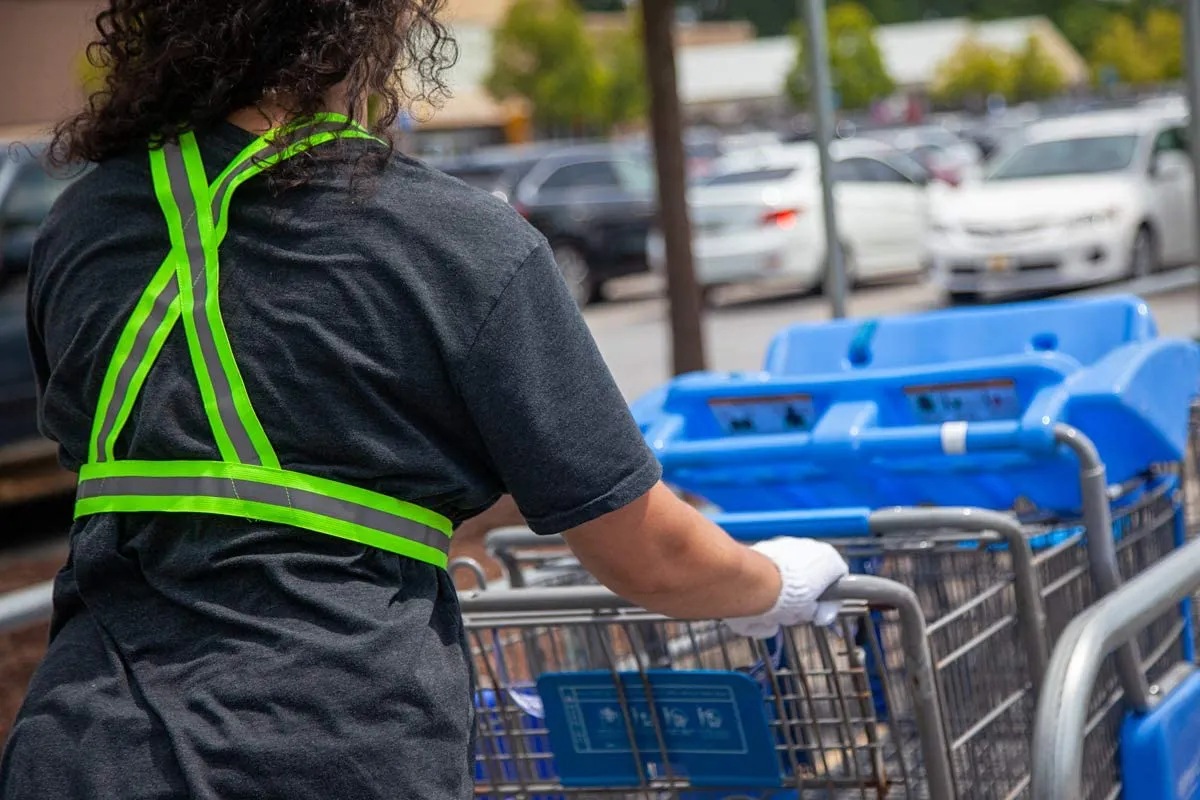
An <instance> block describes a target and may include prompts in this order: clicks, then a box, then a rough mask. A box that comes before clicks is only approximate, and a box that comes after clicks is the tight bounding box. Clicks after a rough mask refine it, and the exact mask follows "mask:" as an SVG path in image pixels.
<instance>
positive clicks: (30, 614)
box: [0, 581, 54, 633]
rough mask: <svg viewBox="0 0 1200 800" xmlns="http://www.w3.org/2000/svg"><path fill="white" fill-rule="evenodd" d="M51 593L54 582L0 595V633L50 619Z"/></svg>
mask: <svg viewBox="0 0 1200 800" xmlns="http://www.w3.org/2000/svg"><path fill="white" fill-rule="evenodd" d="M53 592H54V582H53V581H46V582H45V583H39V584H37V585H35V586H31V587H29V588H28V589H21V590H20V591H16V592H11V593H9V594H0V633H8V632H9V631H15V630H18V629H20V628H24V627H27V626H29V625H34V624H36V623H39V622H45V621H46V620H48V619H50V613H51V610H52V606H51V599H52V595H53Z"/></svg>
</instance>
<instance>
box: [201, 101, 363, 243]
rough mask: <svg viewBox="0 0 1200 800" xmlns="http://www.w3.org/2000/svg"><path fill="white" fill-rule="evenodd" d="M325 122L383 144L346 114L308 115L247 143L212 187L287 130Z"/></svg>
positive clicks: (349, 135) (346, 133) (345, 133)
mask: <svg viewBox="0 0 1200 800" xmlns="http://www.w3.org/2000/svg"><path fill="white" fill-rule="evenodd" d="M325 124H334V125H348V126H349V127H347V128H345V129H343V130H342V131H338V132H337V133H338V135H340V136H345V137H347V138H350V139H374V140H375V141H376V142H379V143H380V144H383V140H382V139H380V138H379V137H378V136H375V135H373V134H371V133H370V132H369V131H367V129H366V128H364V127H363V126H362V125H359V124H358V123H357V122H354V121H353V120H351V119H350V118H349V117H347V116H346V115H345V114H336V113H334V112H332V111H330V112H325V113H321V114H314V115H313V116H311V117H307V118H305V119H303V120H297V121H296V122H294V123H292V124H291V125H285V126H283V127H282V128H274V129H272V130H269V131H267V132H266V133H264V134H263V135H262V136H259V137H258V138H257V139H255V140H254V141H253V142H251V143H250V144H248V145H246V146H245V147H244V148H242V152H240V153H238V154H237V156H236V157H235V158H234V159H233V161H230V162H229V166H227V167H226V168H225V169H224V170H222V171H221V174H220V175H219V176H218V177H217V179H216V180H215V181H213V182H212V186H211V187H210V188H211V189H212V190H213V191H215V190H216V188H217V187H218V186H220V185H221V184H222V183H224V182H225V181H226V179H228V177H229V175H230V173H232V172H233V171H234V170H235V169H239V168H240V167H241V165H242V164H244V163H245V162H246V161H249V160H250V159H252V158H254V157H255V156H257V155H259V154H260V153H262V152H263V151H264V150H267V149H268V148H270V147H271V144H272V143H273V142H274V141H275V140H276V139H277V138H279V136H280V135H282V134H283V133H284V132H285V131H296V130H302V129H304V128H311V127H313V126H314V125H325ZM293 155H294V154H293ZM260 171H261V170H260ZM221 238H224V237H221Z"/></svg>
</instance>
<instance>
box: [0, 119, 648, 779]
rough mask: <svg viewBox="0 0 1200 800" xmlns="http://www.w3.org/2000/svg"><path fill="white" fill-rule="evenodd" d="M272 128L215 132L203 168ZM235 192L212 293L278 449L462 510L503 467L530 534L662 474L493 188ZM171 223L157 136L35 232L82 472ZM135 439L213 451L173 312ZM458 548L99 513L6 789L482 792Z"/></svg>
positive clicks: (195, 453)
mask: <svg viewBox="0 0 1200 800" xmlns="http://www.w3.org/2000/svg"><path fill="white" fill-rule="evenodd" d="M251 140H252V137H251V136H250V135H248V134H246V133H245V132H244V131H241V130H240V129H237V128H234V127H232V126H229V125H222V126H221V127H219V128H218V129H216V130H213V131H210V132H207V133H205V134H203V135H201V136H200V143H201V147H202V149H203V151H204V157H205V164H206V167H207V169H208V172H209V176H210V178H212V177H215V176H216V175H217V173H218V172H219V171H220V170H221V169H222V168H223V167H224V166H225V165H226V164H227V163H228V162H229V161H230V160H232V159H233V158H234V156H236V155H237V154H238V152H239V151H240V150H241V149H242V148H243V147H245V146H246V145H247V144H248V143H249V142H250V141H251ZM378 146H379V145H377V144H373V143H369V142H363V141H358V142H352V143H347V145H346V147H347V148H348V151H347V160H346V163H325V164H322V165H321V166H320V167H319V168H318V172H317V175H316V177H315V178H314V179H313V180H312V181H311V182H309V183H308V184H306V185H304V186H302V187H299V188H295V189H291V190H287V191H285V192H283V193H282V194H280V195H278V196H277V195H276V194H274V193H273V192H272V190H271V188H270V186H269V185H268V181H267V180H266V179H265V178H263V177H258V178H255V179H253V180H251V181H250V182H249V183H247V184H246V185H244V186H243V187H242V188H240V189H239V190H238V192H237V194H236V195H235V197H234V199H233V203H232V208H231V210H230V227H229V235H228V237H227V238H226V240H225V243H224V245H223V247H222V248H221V254H220V255H221V282H220V299H221V308H222V311H223V315H224V318H225V324H226V328H227V330H228V333H229V337H230V340H231V341H232V343H233V349H234V353H235V355H236V358H237V361H238V363H239V366H240V368H241V372H242V375H243V377H244V379H245V383H246V386H247V390H248V392H249V394H250V397H251V399H252V400H253V402H254V403H255V407H256V410H257V412H258V415H259V418H260V419H261V421H262V424H263V426H264V428H265V429H266V432H267V434H268V436H269V437H270V439H271V441H272V443H273V444H274V446H275V448H276V451H277V452H278V454H279V457H280V460H281V461H282V463H283V465H284V466H285V467H287V468H290V469H295V470H298V471H301V472H306V473H310V474H313V475H317V476H321V477H326V478H332V479H336V480H341V481H345V482H349V483H353V484H355V485H358V486H363V487H365V488H368V489H372V490H375V491H378V492H383V493H385V494H388V495H391V496H394V497H398V498H402V499H405V500H409V501H412V502H415V503H419V504H421V505H423V506H426V507H428V508H430V509H433V510H435V511H438V512H441V513H442V514H445V515H446V516H448V517H450V518H451V519H453V520H454V521H455V522H458V521H461V520H463V519H465V518H467V517H469V516H471V515H473V514H475V513H477V512H479V511H480V510H482V509H484V508H485V507H487V506H488V505H489V504H491V503H492V502H493V501H494V500H495V499H496V498H497V497H498V496H499V495H501V494H503V493H506V492H507V493H511V494H512V495H513V496H514V497H515V499H516V500H517V503H518V505H519V506H520V508H521V509H522V511H523V512H524V513H525V515H526V517H527V518H528V520H529V522H530V524H531V525H532V526H533V528H534V529H535V530H537V531H539V532H543V533H550V532H558V531H562V530H565V529H567V528H570V527H573V526H575V525H579V524H581V523H584V522H587V521H589V520H592V519H595V518H596V517H598V516H600V515H602V514H604V513H606V512H609V511H612V510H614V509H617V508H620V507H621V506H623V505H625V504H627V503H629V502H630V501H632V500H634V499H635V498H637V497H639V496H640V495H642V494H643V493H644V492H646V491H647V490H648V489H649V488H650V487H651V486H652V485H653V484H654V483H655V482H656V481H657V479H658V478H659V475H660V471H659V467H658V464H657V461H656V460H655V458H654V457H653V454H652V453H651V452H650V451H649V449H648V448H647V447H646V445H645V443H644V442H643V441H642V438H641V436H640V434H639V432H638V429H637V427H636V425H635V424H634V422H633V420H632V417H631V415H630V413H629V411H628V408H627V406H626V405H625V403H624V401H623V399H622V397H621V395H620V393H619V392H618V390H617V388H616V386H615V384H614V382H613V380H612V377H611V375H610V374H609V372H608V370H607V368H606V367H605V365H604V362H603V361H602V359H601V357H600V355H599V352H598V350H597V348H596V346H595V343H594V342H593V340H592V338H591V336H590V334H589V332H588V330H587V327H586V326H585V324H584V322H583V319H582V317H581V316H580V314H579V313H578V311H577V309H576V308H575V306H574V304H573V302H572V301H571V298H570V296H569V295H568V293H567V290H566V288H565V286H564V285H563V283H562V280H561V278H560V276H559V274H558V272H557V269H556V267H555V264H554V261H553V259H552V258H551V255H550V253H549V250H548V248H547V245H546V242H545V241H544V240H543V239H542V237H541V236H540V235H539V234H538V233H537V232H536V231H534V230H533V229H532V228H530V227H529V226H528V225H527V224H526V223H525V222H524V221H523V220H522V219H521V218H520V217H519V216H518V215H517V214H516V213H514V212H513V211H512V210H511V209H510V208H509V207H508V206H507V205H505V204H504V203H502V202H501V201H499V200H497V199H495V198H493V197H491V196H489V195H487V194H485V193H483V192H480V191H477V190H474V189H471V188H468V187H467V186H465V185H464V184H462V183H459V182H457V181H455V180H453V179H450V178H448V177H446V176H445V175H442V174H441V173H438V172H436V171H434V170H432V169H429V168H428V167H425V166H423V165H421V164H419V163H417V162H414V161H411V160H408V159H406V158H403V157H401V156H399V155H397V156H394V157H392V159H391V161H390V162H389V164H388V165H387V166H386V168H385V170H384V171H383V173H382V175H380V176H378V177H376V178H372V179H371V180H370V182H369V184H368V185H359V186H358V187H357V188H356V189H355V190H354V191H351V189H350V187H349V180H348V177H349V175H350V174H351V172H352V168H351V166H350V164H349V160H350V159H351V158H352V156H353V153H354V149H355V148H359V147H378ZM167 249H168V234H167V228H166V224H165V222H164V220H163V217H162V214H161V212H160V211H159V208H158V205H157V202H156V201H155V197H154V193H153V186H152V183H151V178H150V171H149V164H148V159H147V157H146V154H145V153H144V152H142V153H135V154H131V155H129V156H127V157H120V158H115V159H112V160H110V161H107V162H105V163H103V164H101V165H99V166H98V167H97V168H96V169H95V170H93V171H92V172H91V173H90V174H88V175H87V176H86V177H84V178H83V179H82V180H81V181H79V182H78V183H77V184H76V185H74V186H72V187H71V188H70V189H69V190H68V191H67V193H66V194H65V195H64V196H63V197H62V198H61V200H60V201H59V203H58V204H57V205H56V207H55V209H54V211H53V213H52V214H51V217H50V219H49V220H48V221H47V223H46V225H45V228H44V230H43V232H42V235H41V237H40V240H39V243H38V245H37V248H36V251H35V254H34V259H33V264H32V268H31V276H30V284H29V287H30V288H29V331H30V343H31V348H32V351H33V358H34V363H35V368H36V372H37V376H38V380H39V384H40V388H41V391H42V397H41V423H42V429H43V431H44V432H45V433H46V435H48V436H49V437H51V438H52V439H54V440H56V441H57V442H59V443H60V444H61V457H62V461H63V462H64V463H65V464H66V465H67V466H68V467H70V468H78V466H79V465H80V464H81V463H82V462H83V461H84V460H85V459H86V456H87V449H88V438H87V437H88V435H89V433H90V431H91V427H92V417H93V414H94V413H95V409H96V403H97V400H98V397H99V394H100V385H101V381H102V379H103V375H104V372H105V369H106V368H107V366H108V363H109V360H110V359H111V357H112V353H113V350H114V348H115V346H116V342H117V338H118V336H119V335H120V332H121V330H122V327H123V325H124V324H125V321H126V319H127V318H128V317H129V314H130V312H131V311H132V309H133V306H134V304H135V302H136V301H137V298H138V296H139V294H140V293H141V291H142V290H143V289H144V287H145V286H146V284H147V282H148V281H149V279H150V276H151V275H152V274H153V273H154V271H155V270H156V269H157V268H158V266H159V264H160V263H161V262H162V259H163V257H164V256H165V254H166V252H167ZM117 455H118V457H124V458H142V459H213V458H217V457H218V454H217V451H216V447H215V445H214V443H213V441H212V435H211V433H210V431H209V428H208V423H207V419H206V417H205V414H204V410H203V407H202V405H201V401H200V395H199V392H198V390H197V388H196V381H195V376H194V373H193V370H192V365H191V361H190V359H189V356H188V352H187V345H186V339H185V336H184V330H183V326H182V324H181V325H179V326H177V327H176V329H175V330H174V332H173V333H172V334H171V336H170V338H169V340H168V341H167V343H166V346H165V348H164V350H163V353H162V355H161V357H160V358H159V361H158V362H157V364H156V366H155V368H154V369H153V370H152V371H151V373H150V376H149V379H148V380H147V382H146V385H145V389H144V391H143V394H142V396H141V398H140V400H139V403H138V407H137V408H136V409H135V410H134V413H133V415H132V417H131V420H130V423H129V425H128V426H127V428H126V430H125V432H124V434H123V435H122V438H121V440H120V442H119V443H118V447H117ZM463 646H464V636H463V632H462V630H461V623H460V618H459V613H458V607H457V602H456V597H455V593H454V588H453V585H452V583H451V581H450V580H449V579H448V577H447V576H446V574H445V573H444V572H442V571H440V570H438V569H436V568H434V567H431V566H428V565H425V564H421V563H417V562H415V561H411V560H409V559H406V558H404V557H401V556H397V555H393V554H390V553H386V552H382V551H378V550H374V549H371V548H367V547H363V546H360V545H357V544H354V543H351V542H347V541H343V540H340V539H336V538H333V537H330V536H326V535H322V534H318V533H311V532H307V531H302V530H297V529H294V528H289V527H286V526H280V525H274V524H266V523H259V522H252V521H249V520H243V519H233V518H228V517H216V516H203V515H190V514H187V515H185V514H158V513H146V514H124V515H104V516H96V517H90V518H86V519H84V520H81V521H79V522H77V523H76V524H75V526H74V528H73V529H72V531H71V555H70V560H69V562H68V564H67V566H66V568H65V569H64V570H63V572H62V573H61V574H60V576H59V578H58V581H57V585H56V587H55V619H54V624H53V629H52V639H51V643H50V649H49V652H48V655H47V658H46V661H45V663H44V664H43V665H42V667H41V668H40V669H39V671H38V673H37V675H36V676H35V678H34V680H33V683H32V686H31V688H30V693H29V697H28V699H27V701H26V703H25V705H24V707H23V709H22V710H21V713H20V715H19V717H18V720H17V723H16V725H15V727H14V729H13V733H12V736H11V739H10V741H9V743H8V748H7V750H6V753H5V757H4V761H3V765H2V767H0V798H3V800H17V799H18V798H20V800H27V799H28V798H32V797H54V798H56V799H57V800H68V799H70V798H79V800H83V799H84V798H87V799H88V800H94V799H95V798H106V797H113V798H116V797H119V798H122V800H136V799H137V798H168V797H170V798H176V797H190V798H198V799H199V798H203V799H204V800H238V799H239V798H246V800H251V798H253V799H254V800H262V799H263V798H289V800H297V799H298V798H321V800H327V799H332V798H355V800H366V799H367V798H404V800H420V799H421V798H430V799H431V800H432V799H433V798H439V799H441V798H466V797H469V796H471V785H470V784H471V782H470V776H471V775H472V774H473V764H472V755H471V753H470V748H469V735H470V729H471V725H472V713H471V690H470V684H469V680H470V677H469V667H468V663H467V659H466V657H465V655H464V652H463Z"/></svg>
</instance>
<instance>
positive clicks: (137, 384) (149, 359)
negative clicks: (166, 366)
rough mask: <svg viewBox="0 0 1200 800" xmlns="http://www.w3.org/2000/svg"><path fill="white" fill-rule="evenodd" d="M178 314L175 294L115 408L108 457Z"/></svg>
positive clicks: (107, 448)
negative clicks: (115, 412) (115, 417)
mask: <svg viewBox="0 0 1200 800" xmlns="http://www.w3.org/2000/svg"><path fill="white" fill-rule="evenodd" d="M179 314H180V312H179V297H178V296H177V297H176V298H175V299H174V300H172V301H171V305H170V306H168V307H167V315H166V316H165V317H163V320H162V322H160V323H159V324H158V327H156V328H155V329H154V332H153V333H152V334H151V336H150V346H149V347H148V348H147V350H146V355H145V357H144V358H142V359H141V360H140V361H138V364H137V367H136V368H135V369H134V372H133V379H132V380H131V381H130V383H129V389H128V390H127V391H126V392H125V397H124V399H123V400H122V401H121V405H120V408H119V409H118V410H117V420H116V424H115V425H114V426H113V429H112V432H111V433H110V434H109V435H108V437H107V440H106V441H105V443H104V450H105V452H106V453H108V455H109V457H110V458H111V457H112V454H113V452H114V451H115V448H116V446H117V438H118V437H119V436H120V435H121V431H122V430H124V429H125V423H126V422H128V421H129V415H130V414H131V413H133V406H134V403H136V402H137V398H138V395H140V394H141V392H142V386H143V385H145V383H146V376H147V375H149V374H150V367H152V366H153V365H154V362H155V360H156V359H157V358H158V354H159V352H161V351H162V347H163V344H164V343H165V342H166V341H167V337H168V336H169V335H170V334H171V331H172V330H174V329H175V323H177V322H178V321H179Z"/></svg>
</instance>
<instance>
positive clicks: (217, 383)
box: [163, 143, 262, 466]
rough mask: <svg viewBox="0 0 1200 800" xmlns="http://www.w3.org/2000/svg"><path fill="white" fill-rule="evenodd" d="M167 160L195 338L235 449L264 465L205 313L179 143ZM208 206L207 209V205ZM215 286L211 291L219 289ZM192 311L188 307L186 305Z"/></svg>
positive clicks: (200, 255)
mask: <svg viewBox="0 0 1200 800" xmlns="http://www.w3.org/2000/svg"><path fill="white" fill-rule="evenodd" d="M163 152H164V153H165V154H166V161H167V177H168V178H169V179H170V181H171V194H172V195H174V197H175V205H176V206H178V207H179V215H180V217H181V218H182V220H183V240H184V245H185V247H184V249H185V251H186V255H187V265H188V272H189V274H190V275H191V277H192V309H191V310H190V313H191V315H192V319H193V320H194V321H195V324H196V338H197V339H198V340H199V343H200V355H201V359H202V360H203V362H204V367H205V370H206V371H207V372H208V376H209V379H210V380H211V381H212V387H213V394H214V395H215V396H216V402H217V413H218V414H219V415H220V417H221V423H222V424H223V425H224V426H225V432H226V433H227V434H229V441H230V442H232V443H233V449H234V452H235V453H237V457H238V460H240V461H241V462H242V463H243V464H253V465H255V466H261V465H262V460H261V459H259V457H258V451H256V450H255V449H254V443H253V442H251V441H250V434H249V433H248V432H247V431H246V428H245V426H244V425H242V420H241V417H239V416H238V413H237V407H236V406H234V404H233V390H232V389H231V388H230V386H229V376H227V375H226V374H225V370H224V368H223V367H222V365H221V358H220V356H218V355H217V345H216V342H215V341H213V333H212V327H211V326H210V325H209V322H208V314H207V313H205V303H206V301H207V300H208V292H209V290H210V287H209V285H208V276H207V272H206V270H205V269H204V241H203V240H202V239H201V238H200V224H199V222H198V220H197V218H196V214H197V208H196V199H195V198H194V197H193V196H192V188H191V184H190V183H189V182H188V174H187V167H186V166H185V165H184V162H183V153H182V152H181V151H180V149H179V146H178V145H177V144H174V143H172V144H168V145H167V146H166V147H164V148H163ZM206 210H207V209H206ZM216 290H217V289H216V287H212V291H216ZM183 312H184V313H189V310H188V309H183Z"/></svg>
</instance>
